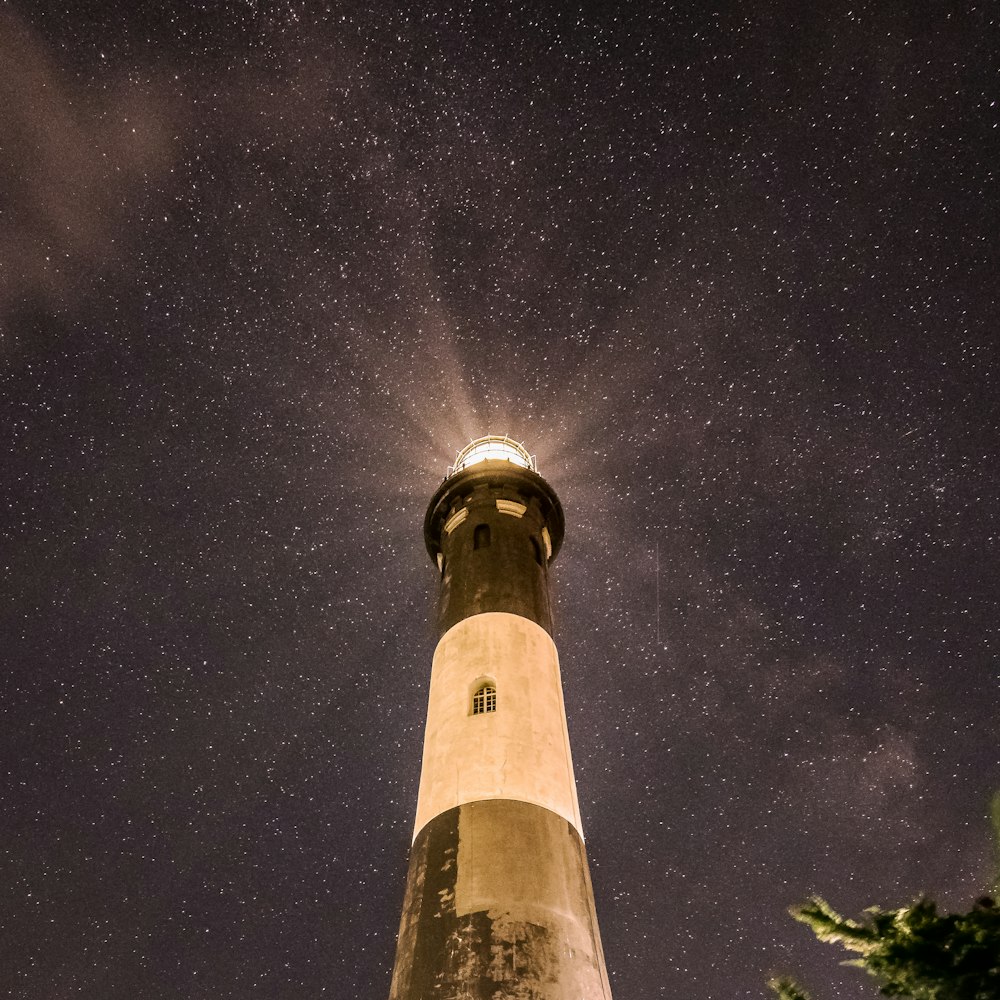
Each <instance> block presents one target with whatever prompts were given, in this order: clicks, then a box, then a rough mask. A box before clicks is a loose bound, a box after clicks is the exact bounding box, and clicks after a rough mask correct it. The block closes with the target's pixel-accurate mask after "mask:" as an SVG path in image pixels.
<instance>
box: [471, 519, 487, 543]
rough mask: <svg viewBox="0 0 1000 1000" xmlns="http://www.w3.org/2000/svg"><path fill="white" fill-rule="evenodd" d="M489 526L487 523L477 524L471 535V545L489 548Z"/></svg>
mask: <svg viewBox="0 0 1000 1000" xmlns="http://www.w3.org/2000/svg"><path fill="white" fill-rule="evenodd" d="M489 544H490V526H489V525H488V524H477V525H476V530H475V532H473V535H472V547H473V548H474V549H485V548H489Z"/></svg>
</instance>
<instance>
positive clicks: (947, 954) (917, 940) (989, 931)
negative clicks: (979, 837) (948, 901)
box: [768, 793, 1000, 1000]
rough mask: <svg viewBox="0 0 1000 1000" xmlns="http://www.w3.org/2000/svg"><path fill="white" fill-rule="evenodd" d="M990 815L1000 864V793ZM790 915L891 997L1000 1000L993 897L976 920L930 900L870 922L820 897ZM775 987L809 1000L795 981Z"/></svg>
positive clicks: (879, 913)
mask: <svg viewBox="0 0 1000 1000" xmlns="http://www.w3.org/2000/svg"><path fill="white" fill-rule="evenodd" d="M990 814H991V819H992V821H993V829H994V834H995V838H996V845H997V852H998V858H1000V793H997V794H996V795H994V796H993V801H992V803H991V808H990ZM998 888H1000V872H998V876H997V881H996V882H995V884H994V889H998ZM789 912H790V913H791V914H792V916H793V917H794V918H795V919H796V920H799V921H801V922H802V923H804V924H806V925H807V926H808V927H810V928H812V931H813V933H814V934H815V935H816V937H818V938H819V939H820V941H831V942H835V943H837V944H840V945H843V947H844V948H846V949H847V950H848V951H853V952H855V953H856V954H858V955H859V956H860V957H859V958H856V959H853V960H852V961H849V962H845V963H844V964H845V965H855V966H858V967H859V968H862V969H864V970H865V971H866V972H868V973H869V974H870V975H872V976H873V977H874V978H875V979H876V980H877V981H878V984H879V986H880V989H881V992H882V994H883V995H884V996H890V997H909V998H912V1000H1000V907H998V906H997V905H996V903H995V902H994V900H993V898H991V897H990V896H983V897H982V898H980V899H978V900H977V901H976V903H975V905H974V906H973V907H972V909H971V910H970V911H969V912H968V913H948V914H942V913H938V911H937V905H936V904H935V903H934V901H933V900H930V899H919V900H917V902H916V903H914V904H913V905H912V906H906V907H903V908H902V909H899V910H883V909H881V908H880V907H877V906H873V907H871V908H870V909H868V910H866V911H865V920H864V922H862V923H858V922H857V921H854V920H848V919H846V918H845V917H842V916H841V915H840V914H839V913H837V912H835V911H834V910H833V908H832V907H831V906H830V905H829V903H827V902H826V901H825V900H824V899H820V898H819V897H818V896H814V897H813V898H812V899H810V900H808V902H806V903H804V904H802V905H801V906H796V907H793V908H792V909H791V910H790V911H789ZM768 985H769V986H770V987H771V989H772V990H773V991H774V992H775V994H777V996H778V997H779V998H780V1000H809V998H808V995H807V994H806V993H804V992H803V990H802V989H801V988H800V987H799V986H797V985H796V984H795V982H794V981H793V980H791V979H772V980H771V981H770V983H769V984H768Z"/></svg>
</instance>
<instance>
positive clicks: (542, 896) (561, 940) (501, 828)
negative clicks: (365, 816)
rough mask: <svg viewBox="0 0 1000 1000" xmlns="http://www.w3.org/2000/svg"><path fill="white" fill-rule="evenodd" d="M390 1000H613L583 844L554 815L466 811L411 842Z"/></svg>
mask: <svg viewBox="0 0 1000 1000" xmlns="http://www.w3.org/2000/svg"><path fill="white" fill-rule="evenodd" d="M389 996H390V1000H432V998H434V1000H444V998H447V1000H610V998H611V990H610V987H609V984H608V977H607V972H606V971H605V968H604V956H603V952H602V950H601V941H600V933H599V931H598V928H597V917H596V915H595V912H594V900H593V890H592V888H591V884H590V872H589V869H588V867H587V859H586V854H585V851H584V845H583V840H582V839H581V837H580V834H579V832H578V831H577V829H576V827H574V826H573V825H572V824H571V823H569V822H567V821H566V819H565V818H564V817H562V816H558V815H556V814H555V813H553V812H551V811H549V810H548V809H544V808H541V807H540V806H537V805H534V804H531V803H527V802H517V801H512V800H487V801H480V802H468V803H465V804H464V805H461V806H458V807H457V808H454V809H450V810H448V811H447V812H444V813H441V814H440V815H438V816H436V817H435V818H434V819H432V820H431V821H430V822H429V823H428V824H427V825H426V826H424V828H423V829H422V830H421V831H420V834H419V835H418V837H417V839H416V841H415V842H414V844H413V850H412V852H411V856H410V870H409V875H408V879H407V889H406V899H405V902H404V904H403V917H402V920H401V922H400V931H399V947H398V951H397V958H396V968H395V970H394V972H393V978H392V987H391V990H390V994H389Z"/></svg>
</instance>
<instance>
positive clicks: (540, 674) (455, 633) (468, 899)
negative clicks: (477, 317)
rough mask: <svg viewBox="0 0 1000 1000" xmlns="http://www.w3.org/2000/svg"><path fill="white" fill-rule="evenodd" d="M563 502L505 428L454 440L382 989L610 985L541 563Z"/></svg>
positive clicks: (399, 993) (591, 998)
mask: <svg viewBox="0 0 1000 1000" xmlns="http://www.w3.org/2000/svg"><path fill="white" fill-rule="evenodd" d="M562 536H563V513H562V507H561V506H560V504H559V498H558V497H557V496H556V494H555V492H554V491H553V489H552V487H551V486H549V484H548V483H546V482H545V480H544V479H542V477H541V476H539V475H538V473H537V471H536V470H535V462H534V459H533V458H532V456H531V455H530V454H529V453H528V452H527V451H526V450H525V449H524V447H523V446H521V445H519V444H517V443H515V442H513V441H511V440H509V439H508V438H505V437H486V438H481V439H479V440H478V441H474V442H472V444H470V445H469V446H468V447H466V448H465V449H464V450H463V451H462V452H460V453H459V456H458V459H457V461H456V464H455V465H454V467H452V468H451V469H449V470H448V476H447V477H446V478H445V480H444V482H443V483H442V484H441V486H440V488H439V489H438V491H437V492H436V493H435V494H434V497H433V499H432V500H431V503H430V507H429V508H428V510H427V517H426V519H425V521H424V540H425V542H426V544H427V549H428V551H429V552H430V555H431V558H432V559H433V560H434V562H435V563H436V565H437V567H438V570H439V572H440V577H441V579H440V604H439V612H438V630H439V635H440V638H439V641H438V644H437V648H436V650H435V652H434V662H433V666H432V670H431V684H430V697H429V704H428V709H427V728H426V732H425V736H424V754H423V767H422V771H421V775H420V792H419V797H418V800H417V818H416V824H415V827H414V837H413V846H412V848H411V853H410V867H409V872H408V875H407V884H406V898H405V900H404V903H403V916H402V920H401V921H400V927H399V940H398V944H397V950H396V964H395V968H394V970H393V975H392V986H391V989H390V1000H432V998H440V1000H507V998H510V1000H514V998H517V1000H610V998H611V990H610V987H609V985H608V976H607V972H606V970H605V967H604V955H603V953H602V950H601V939H600V933H599V931H598V928H597V915H596V913H595V910H594V893H593V889H592V887H591V883H590V872H589V869H588V867H587V858H586V853H585V850H584V843H583V829H582V826H581V823H580V807H579V804H578V802H577V797H576V785H575V782H574V780H573V764H572V760H571V758H570V748H569V735H568V732H567V729H566V712H565V707H564V705H563V694H562V683H561V680H560V675H559V657H558V654H557V653H556V647H555V643H554V642H553V641H552V635H551V633H552V609H551V601H550V597H549V586H548V573H549V564H550V562H551V561H552V559H553V558H554V557H555V555H556V552H557V551H558V549H559V544H560V542H561V541H562Z"/></svg>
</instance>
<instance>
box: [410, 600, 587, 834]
mask: <svg viewBox="0 0 1000 1000" xmlns="http://www.w3.org/2000/svg"><path fill="white" fill-rule="evenodd" d="M482 682H489V683H493V684H495V686H496V689H497V701H496V705H497V707H496V711H495V712H486V713H484V714H481V715H473V714H472V696H473V694H474V693H475V690H476V688H477V687H478V685H479V684H480V683H482ZM479 799H517V800H519V801H522V802H533V803H535V804H536V805H540V806H544V807H545V808H546V809H550V810H551V811H552V812H554V813H558V814H559V815H560V816H563V817H564V818H565V819H567V820H568V821H569V822H570V823H572V824H573V825H574V826H575V827H576V829H577V831H578V832H579V834H580V836H581V837H582V836H583V825H582V823H581V822H580V805H579V802H578V801H577V795H576V783H575V781H574V779H573V762H572V758H571V756H570V749H569V732H568V731H567V728H566V708H565V705H564V703H563V692H562V681H561V678H560V674H559V654H558V653H557V652H556V647H555V643H554V642H553V641H552V637H551V636H550V635H549V634H548V632H546V631H545V629H543V628H542V627H541V626H540V625H536V624H535V623H534V622H533V621H530V620H529V619H527V618H522V617H521V616H520V615H512V614H507V613H506V612H499V611H489V612H486V613H484V614H480V615H473V616H472V617H471V618H465V619H463V620H462V621H460V622H458V624H456V625H453V626H452V627H451V628H450V629H449V630H448V631H447V632H446V633H445V634H444V635H443V636H442V637H441V641H440V642H439V643H438V645H437V649H436V650H435V651H434V664H433V667H432V670H431V688H430V696H429V698H428V706H427V728H426V731H425V734H424V756H423V766H422V768H421V772H420V793H419V796H418V798H417V819H416V825H415V827H414V832H413V837H414V839H416V836H417V834H418V833H419V832H420V830H421V829H422V828H423V827H424V825H425V824H426V823H428V822H429V821H430V820H432V819H433V818H434V817H435V816H438V815H440V814H441V813H443V812H446V811H447V810H448V809H452V808H454V807H455V806H459V805H462V804H463V803H466V802H474V801H477V800H479Z"/></svg>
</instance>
